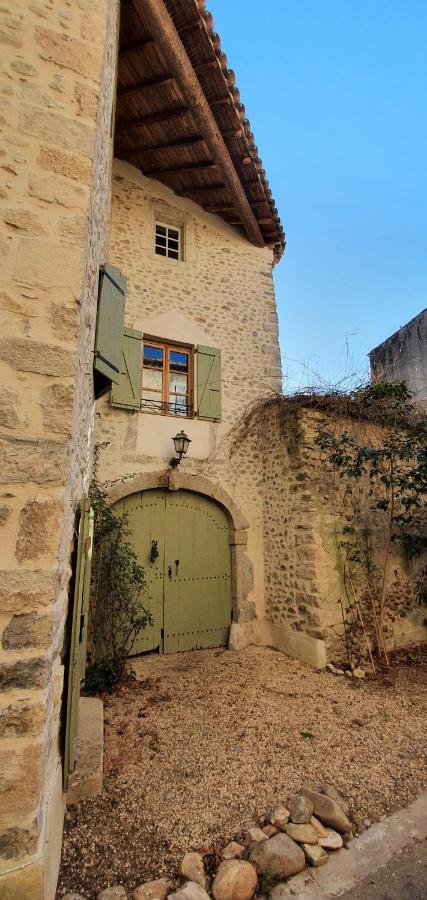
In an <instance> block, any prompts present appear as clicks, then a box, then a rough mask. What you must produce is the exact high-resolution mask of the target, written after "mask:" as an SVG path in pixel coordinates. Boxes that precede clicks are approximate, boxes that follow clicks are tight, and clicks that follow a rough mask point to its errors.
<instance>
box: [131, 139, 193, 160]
mask: <svg viewBox="0 0 427 900" xmlns="http://www.w3.org/2000/svg"><path fill="white" fill-rule="evenodd" d="M204 143H205V139H204V138H202V137H194V138H190V139H188V140H183V141H175V142H174V143H170V144H165V143H163V144H145V145H144V144H142V145H141V146H140V147H129V148H128V149H126V150H122V151H121V152H120V155H121V156H122V157H124V158H125V159H126V158H127V157H128V156H140V155H141V154H144V153H148V154H149V153H161V152H162V151H163V150H194V149H195V147H200V146H202V145H203V144H204Z"/></svg>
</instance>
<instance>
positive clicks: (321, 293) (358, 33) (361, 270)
mask: <svg viewBox="0 0 427 900" xmlns="http://www.w3.org/2000/svg"><path fill="white" fill-rule="evenodd" d="M208 8H209V9H210V11H211V12H212V14H213V17H214V27H215V30H216V31H218V32H219V34H220V35H221V41H222V48H223V50H224V51H225V52H226V54H227V57H228V64H229V66H230V67H231V68H233V69H234V71H235V72H236V76H237V80H236V83H237V85H238V87H239V88H240V93H241V98H242V100H243V102H244V103H245V106H246V111H247V115H248V117H249V119H250V122H251V126H252V131H253V132H254V134H255V140H256V143H257V145H258V148H259V151H260V155H261V157H262V159H263V163H264V167H265V169H266V171H267V176H268V178H269V181H270V186H271V188H272V190H273V195H274V197H275V200H276V204H277V207H278V209H279V212H280V214H281V218H282V222H283V225H284V227H285V231H286V236H287V248H286V253H285V257H284V259H283V260H282V262H281V263H280V265H279V266H278V267H277V268H276V270H275V283H276V292H277V301H278V308H279V320H280V336H281V349H282V358H283V366H284V371H285V374H286V373H287V375H288V381H287V382H286V381H285V388H286V387H288V388H293V387H299V386H301V385H302V384H304V383H309V384H312V383H313V382H314V381H316V375H315V374H313V373H316V372H318V373H320V375H321V376H322V377H323V378H324V379H325V380H326V381H329V382H332V383H334V384H335V383H337V382H338V381H339V379H340V378H342V376H343V375H344V374H345V373H346V371H347V372H348V371H357V372H359V373H362V374H363V371H364V369H365V368H366V366H367V362H366V354H367V353H368V351H369V350H371V349H372V348H373V347H375V346H376V344H378V343H380V342H381V341H382V340H384V338H386V337H388V335H390V334H392V333H393V332H394V331H395V330H396V329H397V328H399V327H400V325H403V324H404V323H405V322H406V321H408V320H409V319H411V318H412V317H413V316H415V315H416V314H417V313H418V312H420V311H421V310H422V309H423V308H424V307H426V306H427V175H426V171H427V104H426V95H427V61H426V59H427V0H358V2H355V0H322V2H321V0H266V2H264V3H261V2H259V0H209V2H208ZM347 344H348V346H349V354H348V352H347V349H346V345H347ZM295 360H296V361H297V362H295ZM305 366H307V367H308V370H309V371H307V370H306V369H305Z"/></svg>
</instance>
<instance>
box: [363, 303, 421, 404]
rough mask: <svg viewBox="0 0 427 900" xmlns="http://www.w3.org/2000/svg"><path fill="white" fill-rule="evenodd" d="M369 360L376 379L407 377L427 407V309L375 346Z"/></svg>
mask: <svg viewBox="0 0 427 900" xmlns="http://www.w3.org/2000/svg"><path fill="white" fill-rule="evenodd" d="M369 361H370V364H371V376H372V380H373V381H389V382H397V381H405V382H406V384H407V386H408V388H409V390H410V391H411V392H412V394H413V398H414V401H415V403H417V404H418V405H419V406H422V407H424V408H427V309H423V311H422V312H420V313H419V315H418V316H415V317H414V318H413V319H411V321H410V322H407V323H406V325H402V327H401V328H399V330H398V331H395V333H394V334H392V335H390V337H388V338H386V339H385V340H384V341H382V343H381V344H379V345H378V347H375V348H374V350H371V352H370V354H369Z"/></svg>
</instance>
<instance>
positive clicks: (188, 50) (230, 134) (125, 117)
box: [116, 0, 284, 259]
mask: <svg viewBox="0 0 427 900" xmlns="http://www.w3.org/2000/svg"><path fill="white" fill-rule="evenodd" d="M204 3H205V0H126V2H125V3H123V0H122V4H121V43H120V48H119V72H118V92H117V127H116V153H117V155H118V156H119V157H122V158H125V159H128V160H130V161H131V162H132V163H133V164H135V165H137V166H138V167H139V168H141V169H142V171H143V172H144V173H145V174H146V175H147V176H149V177H154V178H157V179H158V180H160V181H163V180H164V181H165V183H167V184H168V185H169V186H170V187H171V188H172V189H173V190H174V192H175V193H176V194H178V195H179V196H187V197H189V198H190V199H193V200H194V201H195V202H196V203H199V205H201V206H202V207H203V208H204V209H206V210H207V211H208V212H213V211H214V210H215V214H216V215H221V216H222V218H224V219H225V221H227V222H228V223H230V224H236V225H241V226H242V227H243V228H244V229H245V231H246V233H247V235H248V237H249V239H250V240H251V241H252V242H253V243H254V244H256V245H258V246H263V245H264V244H265V243H268V244H270V245H271V246H273V247H274V251H275V257H276V259H279V258H280V255H281V253H282V252H283V248H284V234H283V229H282V227H281V225H280V220H279V216H278V213H277V209H276V207H275V205H274V201H273V199H272V194H271V190H270V188H269V185H268V182H267V180H266V175H265V171H264V169H263V167H262V162H261V160H260V158H259V156H258V150H257V148H256V146H255V143H254V137H253V134H252V132H251V130H250V125H249V122H248V120H247V118H246V113H245V107H244V105H243V104H242V103H241V101H240V94H239V91H238V89H237V88H236V86H235V75H234V72H233V71H232V70H231V69H229V68H228V64H227V57H226V55H225V53H224V52H223V51H222V50H221V42H220V39H219V36H218V35H217V34H216V33H215V32H214V31H213V19H212V16H211V14H210V13H209V12H207V10H206V9H205V6H204ZM218 175H220V179H218ZM201 179H202V180H201Z"/></svg>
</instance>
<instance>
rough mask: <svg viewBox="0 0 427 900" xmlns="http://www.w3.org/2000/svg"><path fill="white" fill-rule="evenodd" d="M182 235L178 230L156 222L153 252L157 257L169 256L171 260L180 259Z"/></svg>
mask: <svg viewBox="0 0 427 900" xmlns="http://www.w3.org/2000/svg"><path fill="white" fill-rule="evenodd" d="M181 245H182V235H181V229H180V228H173V227H172V225H164V224H163V223H162V222H156V243H155V250H156V253H158V254H159V256H169V257H170V258H171V259H182V246H181Z"/></svg>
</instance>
